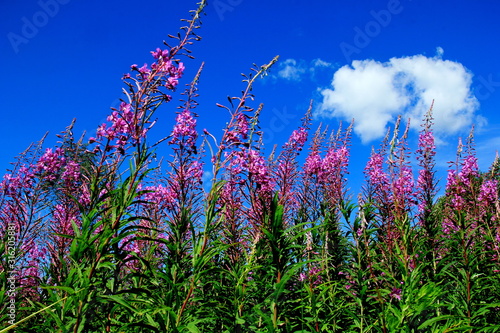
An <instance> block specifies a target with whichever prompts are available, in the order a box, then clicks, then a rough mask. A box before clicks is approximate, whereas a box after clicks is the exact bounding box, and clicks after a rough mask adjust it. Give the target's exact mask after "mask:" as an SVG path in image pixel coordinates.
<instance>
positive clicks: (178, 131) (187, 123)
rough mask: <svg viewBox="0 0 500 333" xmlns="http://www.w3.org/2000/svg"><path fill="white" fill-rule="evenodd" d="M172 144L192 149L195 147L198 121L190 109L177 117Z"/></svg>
mask: <svg viewBox="0 0 500 333" xmlns="http://www.w3.org/2000/svg"><path fill="white" fill-rule="evenodd" d="M171 136H172V140H170V144H180V143H182V144H183V145H184V146H187V147H189V148H190V149H192V148H193V147H194V146H195V143H196V138H197V137H198V132H197V131H196V119H195V118H194V117H193V114H192V113H191V111H189V109H184V110H183V111H182V112H181V113H179V114H178V115H177V118H176V124H175V125H174V130H173V131H172V134H171Z"/></svg>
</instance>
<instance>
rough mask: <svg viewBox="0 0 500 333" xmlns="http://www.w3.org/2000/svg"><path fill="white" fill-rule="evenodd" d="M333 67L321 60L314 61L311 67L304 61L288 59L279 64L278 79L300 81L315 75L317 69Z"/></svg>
mask: <svg viewBox="0 0 500 333" xmlns="http://www.w3.org/2000/svg"><path fill="white" fill-rule="evenodd" d="M331 67H333V64H331V63H329V62H327V61H324V60H321V59H319V58H317V59H314V60H312V61H311V63H310V64H309V65H308V64H307V62H306V61H304V60H299V61H297V60H295V59H286V60H284V61H283V62H280V63H279V65H278V68H279V70H278V73H277V77H278V78H281V79H285V80H289V81H300V80H302V79H303V78H304V75H305V74H308V73H309V74H311V75H313V74H314V72H315V71H316V70H317V69H325V68H331Z"/></svg>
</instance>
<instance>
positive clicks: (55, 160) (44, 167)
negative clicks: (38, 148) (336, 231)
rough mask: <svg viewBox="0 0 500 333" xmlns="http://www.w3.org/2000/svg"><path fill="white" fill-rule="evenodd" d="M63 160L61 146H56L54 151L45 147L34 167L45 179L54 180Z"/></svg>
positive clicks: (64, 159)
mask: <svg viewBox="0 0 500 333" xmlns="http://www.w3.org/2000/svg"><path fill="white" fill-rule="evenodd" d="M65 161H66V158H65V157H64V151H63V150H62V149H61V148H57V149H56V150H55V151H52V149H51V148H47V150H46V151H45V153H44V154H43V155H42V156H41V157H40V159H39V160H38V163H37V165H36V167H35V168H36V170H37V171H38V172H41V173H43V175H44V178H45V179H46V180H48V181H55V180H56V179H57V175H58V173H59V170H61V168H62V167H63V165H64V163H65Z"/></svg>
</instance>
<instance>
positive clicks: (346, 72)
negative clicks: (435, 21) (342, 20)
mask: <svg viewBox="0 0 500 333" xmlns="http://www.w3.org/2000/svg"><path fill="white" fill-rule="evenodd" d="M442 54H443V51H442V49H441V48H439V49H438V55H437V56H436V57H433V58H428V57H425V56H423V55H416V56H412V57H403V58H392V59H390V60H389V61H388V62H385V63H381V62H378V61H374V60H364V61H353V62H352V65H351V66H344V67H342V68H340V69H339V70H337V72H335V74H334V77H333V81H332V87H331V88H328V89H323V90H321V94H322V96H323V100H322V103H321V104H320V106H319V108H318V109H317V110H316V115H318V116H322V117H326V118H333V117H340V118H344V119H347V120H349V121H350V120H352V119H353V118H354V120H355V123H354V124H355V127H354V130H355V132H356V133H357V134H358V135H359V136H360V137H361V139H362V141H363V142H365V143H367V142H370V141H372V140H374V139H379V138H381V137H382V136H383V135H384V134H385V131H386V126H387V124H388V123H389V122H390V121H392V120H394V119H395V117H396V116H397V115H399V114H402V115H403V116H404V117H405V118H411V124H412V127H413V128H419V125H420V122H421V119H422V117H423V115H424V114H425V112H426V111H427V110H428V108H429V106H430V105H431V103H432V101H433V100H434V101H435V102H434V109H433V110H434V118H435V119H434V121H435V126H434V129H435V131H436V134H437V135H438V136H445V135H449V134H454V133H457V132H459V131H461V130H463V129H464V128H469V127H470V125H471V124H472V123H473V122H474V121H475V118H476V115H475V112H476V110H477V109H478V107H479V103H478V101H477V99H476V98H475V97H474V96H473V94H472V92H471V83H472V74H471V73H470V72H469V71H467V69H466V68H465V67H464V66H463V65H462V64H460V63H457V62H453V61H449V60H443V59H441V55H442ZM482 120H483V121H484V118H483V119H482Z"/></svg>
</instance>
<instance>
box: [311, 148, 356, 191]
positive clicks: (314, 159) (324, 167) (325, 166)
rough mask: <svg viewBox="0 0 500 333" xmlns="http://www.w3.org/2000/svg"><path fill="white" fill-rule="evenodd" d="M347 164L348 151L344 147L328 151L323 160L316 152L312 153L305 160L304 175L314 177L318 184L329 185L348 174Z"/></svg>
mask: <svg viewBox="0 0 500 333" xmlns="http://www.w3.org/2000/svg"><path fill="white" fill-rule="evenodd" d="M348 164H349V150H348V149H347V147H345V146H342V147H340V148H337V149H335V148H331V149H329V150H328V152H327V153H326V156H325V157H324V158H321V156H320V155H319V153H318V152H317V151H313V152H311V154H309V156H307V158H306V162H305V164H304V173H305V174H306V175H308V176H313V175H315V176H316V177H317V179H318V181H319V182H322V183H331V182H335V181H338V180H339V179H338V178H339V176H341V175H344V174H346V173H348V172H347V167H348Z"/></svg>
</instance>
